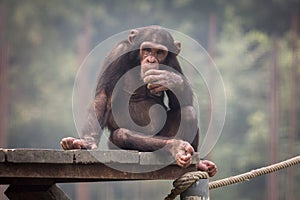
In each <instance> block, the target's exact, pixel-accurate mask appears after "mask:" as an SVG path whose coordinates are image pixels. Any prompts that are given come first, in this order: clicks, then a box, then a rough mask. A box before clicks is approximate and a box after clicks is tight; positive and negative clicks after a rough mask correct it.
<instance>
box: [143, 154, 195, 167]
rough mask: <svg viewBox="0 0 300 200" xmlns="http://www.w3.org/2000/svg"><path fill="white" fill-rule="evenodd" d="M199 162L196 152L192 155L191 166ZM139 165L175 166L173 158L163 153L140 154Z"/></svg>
mask: <svg viewBox="0 0 300 200" xmlns="http://www.w3.org/2000/svg"><path fill="white" fill-rule="evenodd" d="M199 160H200V153H199V152H196V153H194V155H193V161H192V164H196V163H198V162H199ZM140 164H141V165H170V164H176V162H175V160H174V158H173V157H172V156H171V155H170V154H168V153H163V152H159V153H158V152H140Z"/></svg>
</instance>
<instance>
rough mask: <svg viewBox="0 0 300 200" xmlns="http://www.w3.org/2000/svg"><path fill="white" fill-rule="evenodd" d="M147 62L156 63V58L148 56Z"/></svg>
mask: <svg viewBox="0 0 300 200" xmlns="http://www.w3.org/2000/svg"><path fill="white" fill-rule="evenodd" d="M147 62H148V63H156V62H157V59H156V58H155V57H154V56H148V57H147Z"/></svg>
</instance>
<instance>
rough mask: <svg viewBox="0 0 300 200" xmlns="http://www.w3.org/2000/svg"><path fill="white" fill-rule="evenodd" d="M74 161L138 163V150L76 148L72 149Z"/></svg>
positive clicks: (85, 162)
mask: <svg viewBox="0 0 300 200" xmlns="http://www.w3.org/2000/svg"><path fill="white" fill-rule="evenodd" d="M74 162H75V163H83V164H88V163H124V164H138V163H139V153H138V151H125V150H106V151H103V150H102V151H99V150H96V151H95V150H94V151H89V150H77V151H74Z"/></svg>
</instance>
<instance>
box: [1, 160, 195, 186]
mask: <svg viewBox="0 0 300 200" xmlns="http://www.w3.org/2000/svg"><path fill="white" fill-rule="evenodd" d="M124 165H125V164H122V168H124V167H125V166H124ZM145 167H146V166H142V165H136V164H135V165H127V168H128V169H129V168H131V169H132V171H141V169H140V168H143V169H144V168H145ZM195 170H196V167H195V165H191V166H190V167H188V168H186V169H183V168H180V167H179V166H177V165H170V166H166V167H164V168H162V169H159V170H156V171H150V172H146V173H129V172H125V171H119V170H116V169H113V168H111V167H108V166H107V165H105V164H95V163H93V164H49V163H35V164H34V163H8V162H6V163H0V184H10V183H14V184H16V183H18V182H19V183H20V182H23V180H30V179H32V180H34V179H35V180H38V181H39V182H40V181H41V180H45V181H46V180H47V182H53V183H63V182H90V181H113V180H165V179H176V178H178V177H179V176H181V175H182V174H184V173H186V172H189V171H195ZM33 182H34V181H31V184H33Z"/></svg>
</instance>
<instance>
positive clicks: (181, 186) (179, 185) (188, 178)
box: [165, 171, 209, 200]
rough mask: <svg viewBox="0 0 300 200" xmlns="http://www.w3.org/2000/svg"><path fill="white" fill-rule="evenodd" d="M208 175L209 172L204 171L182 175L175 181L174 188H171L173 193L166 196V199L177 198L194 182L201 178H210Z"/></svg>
mask: <svg viewBox="0 0 300 200" xmlns="http://www.w3.org/2000/svg"><path fill="white" fill-rule="evenodd" d="M208 177H209V176H208V174H207V172H202V171H195V172H188V173H186V174H183V175H182V176H181V177H179V178H178V179H176V180H175V181H174V182H173V187H174V188H173V189H172V190H171V193H170V194H169V195H168V196H167V197H166V198H165V200H173V199H175V197H176V196H177V195H179V194H181V193H182V192H184V191H185V190H186V189H188V188H189V187H190V186H191V185H192V184H193V183H195V182H196V181H198V180H199V179H208Z"/></svg>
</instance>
